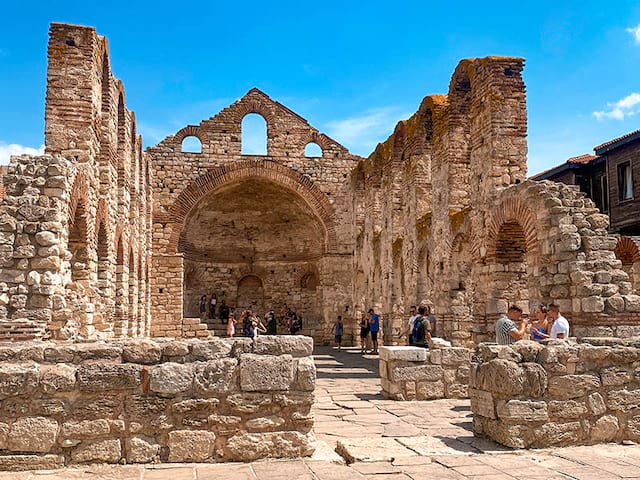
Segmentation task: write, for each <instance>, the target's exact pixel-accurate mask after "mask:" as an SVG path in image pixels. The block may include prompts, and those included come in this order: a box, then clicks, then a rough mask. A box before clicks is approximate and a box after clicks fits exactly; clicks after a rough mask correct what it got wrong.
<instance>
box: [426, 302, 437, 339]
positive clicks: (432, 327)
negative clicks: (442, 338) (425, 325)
mask: <svg viewBox="0 0 640 480" xmlns="http://www.w3.org/2000/svg"><path fill="white" fill-rule="evenodd" d="M425 312H426V316H427V320H428V321H429V338H431V337H435V336H436V316H435V315H434V314H433V312H432V311H431V307H430V306H429V305H427V306H426V307H425Z"/></svg>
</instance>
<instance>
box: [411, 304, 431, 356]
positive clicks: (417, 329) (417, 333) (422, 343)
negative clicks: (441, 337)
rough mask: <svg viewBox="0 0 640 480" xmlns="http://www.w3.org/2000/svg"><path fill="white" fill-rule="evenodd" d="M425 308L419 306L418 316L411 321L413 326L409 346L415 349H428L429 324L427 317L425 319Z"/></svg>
mask: <svg viewBox="0 0 640 480" xmlns="http://www.w3.org/2000/svg"><path fill="white" fill-rule="evenodd" d="M426 313H427V308H425V307H424V306H423V305H420V307H419V308H418V314H417V315H416V316H415V318H414V320H413V326H412V327H411V344H412V345H413V346H415V347H423V348H428V346H429V343H428V340H429V338H430V335H429V329H430V328H431V324H430V323H429V319H428V317H425V314H426Z"/></svg>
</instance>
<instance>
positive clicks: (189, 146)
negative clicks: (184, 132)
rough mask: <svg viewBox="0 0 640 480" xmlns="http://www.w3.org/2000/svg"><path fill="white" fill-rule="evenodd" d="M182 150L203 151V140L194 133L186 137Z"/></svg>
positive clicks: (187, 151)
mask: <svg viewBox="0 0 640 480" xmlns="http://www.w3.org/2000/svg"><path fill="white" fill-rule="evenodd" d="M181 151H182V152H184V153H202V142H201V141H200V139H199V138H198V137H196V136H193V135H190V136H188V137H184V139H183V140H182V148H181Z"/></svg>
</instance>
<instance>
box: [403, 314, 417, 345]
mask: <svg viewBox="0 0 640 480" xmlns="http://www.w3.org/2000/svg"><path fill="white" fill-rule="evenodd" d="M417 317H418V313H417V312H416V306H415V305H411V307H409V318H408V320H407V323H406V324H405V326H404V328H403V329H402V331H401V332H400V336H401V337H402V336H404V335H406V336H407V343H408V344H409V345H413V337H412V335H411V333H412V332H413V324H414V322H415V321H416V318H417Z"/></svg>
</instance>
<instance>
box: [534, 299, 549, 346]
mask: <svg viewBox="0 0 640 480" xmlns="http://www.w3.org/2000/svg"><path fill="white" fill-rule="evenodd" d="M547 313H548V308H547V306H546V305H545V304H544V303H541V304H540V305H539V306H538V308H536V311H535V312H534V313H533V318H534V320H533V322H532V323H531V339H532V340H535V341H536V342H541V341H542V340H545V339H547V338H549V320H548V319H547Z"/></svg>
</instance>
